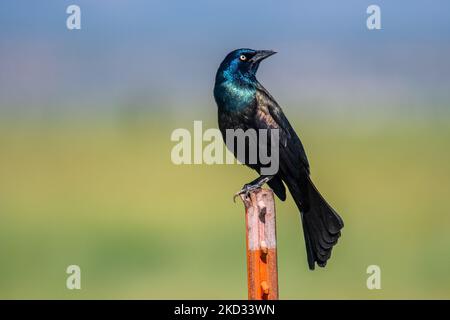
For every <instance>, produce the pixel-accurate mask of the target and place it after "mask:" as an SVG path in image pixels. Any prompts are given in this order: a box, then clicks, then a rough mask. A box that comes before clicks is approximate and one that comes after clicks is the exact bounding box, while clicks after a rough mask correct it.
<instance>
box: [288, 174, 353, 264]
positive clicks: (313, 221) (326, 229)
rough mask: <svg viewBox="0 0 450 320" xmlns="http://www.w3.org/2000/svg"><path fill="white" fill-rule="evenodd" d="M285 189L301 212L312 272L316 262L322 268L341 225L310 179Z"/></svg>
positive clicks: (289, 184)
mask: <svg viewBox="0 0 450 320" xmlns="http://www.w3.org/2000/svg"><path fill="white" fill-rule="evenodd" d="M288 187H289V189H290V191H291V194H292V196H293V198H294V200H295V203H296V204H297V207H298V208H299V210H300V212H301V217H302V224H303V233H304V236H305V244H306V252H307V256H308V265H309V268H310V269H311V270H314V267H315V263H316V262H317V265H318V266H319V267H325V265H326V264H327V260H328V259H330V257H331V250H332V249H333V246H334V245H336V243H337V241H338V238H339V237H340V236H341V231H340V230H341V229H342V228H343V227H344V222H343V221H342V218H341V217H340V216H339V215H338V214H337V212H336V211H334V210H333V208H332V207H331V206H330V205H329V204H328V203H327V202H326V201H325V199H324V198H323V197H322V196H321V194H320V193H319V191H317V189H316V187H315V186H314V184H313V183H312V181H311V179H310V178H309V177H305V178H304V179H302V182H301V183H288Z"/></svg>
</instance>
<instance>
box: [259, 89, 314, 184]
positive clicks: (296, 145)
mask: <svg viewBox="0 0 450 320" xmlns="http://www.w3.org/2000/svg"><path fill="white" fill-rule="evenodd" d="M256 103H257V116H256V120H255V121H256V127H258V128H260V129H279V137H280V161H282V162H284V165H283V167H285V168H286V169H287V171H288V172H289V173H290V174H291V175H292V176H293V177H298V175H299V174H301V172H302V171H304V172H305V171H306V173H307V174H309V162H308V158H307V157H306V152H305V149H304V148H303V145H302V143H301V141H300V139H299V137H298V136H297V134H296V133H295V131H294V129H293V128H292V126H291V124H290V123H289V121H288V119H287V118H286V116H285V115H284V113H283V110H281V107H280V106H279V105H278V103H277V102H276V101H275V99H274V98H273V97H272V96H271V95H270V93H269V92H267V90H266V89H265V88H264V87H263V86H262V85H261V84H258V85H257V90H256ZM301 169H303V170H301ZM288 172H286V173H288Z"/></svg>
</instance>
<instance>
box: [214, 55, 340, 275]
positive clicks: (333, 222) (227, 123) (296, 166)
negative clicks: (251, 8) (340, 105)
mask: <svg viewBox="0 0 450 320" xmlns="http://www.w3.org/2000/svg"><path fill="white" fill-rule="evenodd" d="M275 53H276V52H274V51H270V50H251V49H237V50H234V51H232V52H230V53H229V54H228V55H227V56H226V57H225V59H224V60H223V62H222V63H221V64H220V67H219V69H218V71H217V75H216V82H215V86H214V98H215V100H216V103H217V106H218V120H219V128H220V130H221V132H222V136H223V138H224V140H225V138H226V132H225V131H226V130H227V129H234V130H236V129H242V130H244V131H245V130H248V129H255V130H257V131H258V129H267V130H271V129H278V132H279V144H278V146H279V150H278V151H279V170H278V172H277V173H276V174H275V175H261V169H262V168H263V167H264V165H262V164H261V161H259V157H258V161H257V163H250V162H249V161H248V160H249V159H248V155H246V158H245V159H244V160H243V161H242V160H241V159H239V160H240V161H241V162H243V163H244V164H246V165H247V166H249V167H250V168H252V169H254V170H256V171H257V172H258V173H259V174H260V176H259V177H258V178H257V179H256V180H254V181H252V182H250V183H248V184H245V185H244V187H243V189H242V190H241V191H240V192H238V194H242V193H246V194H248V192H250V191H251V190H253V189H256V188H260V187H261V186H262V185H263V184H264V183H267V184H268V185H269V187H270V188H271V189H272V190H273V191H274V193H275V194H276V195H277V196H278V198H280V199H281V200H282V201H284V200H285V199H286V189H285V186H284V185H286V186H287V187H288V189H289V191H290V193H291V195H292V197H293V198H294V201H295V203H296V204H297V207H298V209H299V210H300V215H301V220H302V224H303V233H304V236H305V244H306V252H307V257H308V265H309V268H310V269H311V270H314V267H315V263H317V265H319V266H320V267H324V266H325V265H326V263H327V260H328V259H329V258H330V256H331V250H332V248H333V246H334V245H335V244H336V243H337V241H338V238H339V237H340V235H341V232H340V230H341V229H342V228H343V227H344V223H343V221H342V219H341V217H340V216H339V215H338V214H337V213H336V211H334V210H333V208H332V207H331V206H330V205H329V204H328V203H327V202H326V201H325V199H324V198H323V197H322V196H321V195H320V193H319V192H318V191H317V189H316V187H315V186H314V184H313V183H312V181H311V179H310V177H309V174H310V172H309V163H308V159H307V157H306V153H305V150H304V148H303V145H302V143H301V141H300V139H299V138H298V136H297V134H296V133H295V131H294V129H293V128H292V126H291V125H290V124H289V121H288V119H287V118H286V116H285V115H284V113H283V111H282V110H281V107H280V106H279V105H278V103H277V102H276V101H275V99H274V98H273V97H272V96H271V95H270V93H269V92H268V91H267V90H266V89H265V88H264V87H263V86H262V85H261V84H260V83H259V82H258V80H257V79H256V71H257V70H258V67H259V64H260V62H261V61H262V60H264V59H265V58H267V57H269V56H271V55H273V54H275ZM258 139H259V138H258ZM245 141H246V146H245V149H246V150H249V147H248V142H249V140H245ZM267 141H268V142H267V143H268V144H270V139H267ZM268 150H270V146H268ZM231 151H232V152H233V153H234V154H235V156H237V148H236V147H235V148H233V149H232V150H231Z"/></svg>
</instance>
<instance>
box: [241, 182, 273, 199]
mask: <svg viewBox="0 0 450 320" xmlns="http://www.w3.org/2000/svg"><path fill="white" fill-rule="evenodd" d="M269 180H270V178H269V177H264V178H262V179H258V180H256V181H253V182H250V183H246V184H244V186H243V187H242V189H241V190H239V191H238V192H236V193H235V194H234V196H233V202H236V198H237V197H239V196H240V195H242V194H244V195H245V198H248V197H249V196H250V192H252V191H254V190H257V189H261V187H262V186H263V185H264V184H265V183H266V182H268V181H269Z"/></svg>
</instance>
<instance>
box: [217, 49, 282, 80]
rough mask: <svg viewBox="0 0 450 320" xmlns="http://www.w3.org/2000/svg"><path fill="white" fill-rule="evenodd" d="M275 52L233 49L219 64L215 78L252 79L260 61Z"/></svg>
mask: <svg viewBox="0 0 450 320" xmlns="http://www.w3.org/2000/svg"><path fill="white" fill-rule="evenodd" d="M275 53H276V52H275V51H272V50H252V49H237V50H234V51H232V52H230V53H229V54H228V55H227V56H226V57H225V59H224V60H223V61H222V63H221V64H220V67H219V70H218V71H217V78H216V80H222V79H223V80H231V79H236V78H238V79H239V78H247V79H253V78H254V77H255V75H256V71H257V70H258V67H259V64H260V62H261V61H262V60H264V59H266V58H268V57H270V56H271V55H273V54H275Z"/></svg>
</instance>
